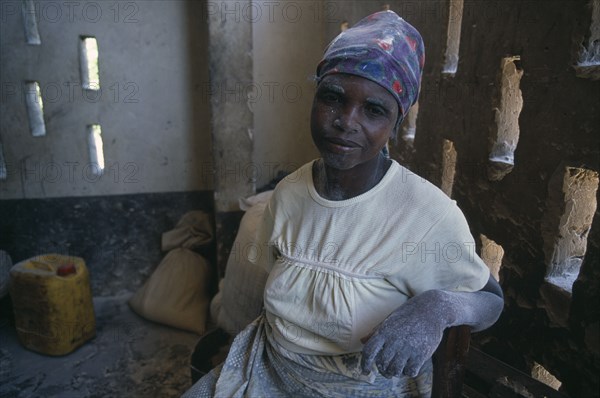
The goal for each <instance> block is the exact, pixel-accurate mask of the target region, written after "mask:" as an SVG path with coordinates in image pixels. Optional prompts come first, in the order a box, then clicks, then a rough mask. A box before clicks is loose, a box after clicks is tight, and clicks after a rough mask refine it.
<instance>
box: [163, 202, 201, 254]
mask: <svg viewBox="0 0 600 398" xmlns="http://www.w3.org/2000/svg"><path fill="white" fill-rule="evenodd" d="M212 239H213V227H212V222H211V219H210V216H209V215H208V214H206V213H205V212H203V211H200V210H196V211H190V212H188V213H185V214H184V215H183V216H182V217H181V219H179V221H178V222H177V225H176V226H175V228H173V229H172V230H170V231H167V232H164V233H163V234H162V244H161V247H162V250H163V251H165V252H166V251H169V250H171V249H175V248H177V247H183V248H184V249H198V248H200V247H202V246H204V245H206V244H208V243H210V242H211V241H212Z"/></svg>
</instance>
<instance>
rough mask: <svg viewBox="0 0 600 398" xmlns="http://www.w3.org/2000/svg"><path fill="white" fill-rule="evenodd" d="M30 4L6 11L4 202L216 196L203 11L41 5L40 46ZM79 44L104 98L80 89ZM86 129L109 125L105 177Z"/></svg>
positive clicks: (143, 5) (154, 4)
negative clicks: (28, 27)
mask: <svg viewBox="0 0 600 398" xmlns="http://www.w3.org/2000/svg"><path fill="white" fill-rule="evenodd" d="M24 3H25V2H22V1H16V0H15V1H10V0H8V1H2V3H1V4H0V6H1V16H0V17H1V20H2V24H1V28H0V29H1V32H0V37H1V38H0V40H1V45H0V52H1V54H0V57H1V60H2V61H1V62H2V64H1V66H2V67H1V69H0V84H1V91H2V92H1V95H2V101H1V105H0V111H1V114H0V141H1V142H2V150H3V156H4V162H5V165H6V179H4V180H0V198H2V199H16V198H50V197H64V196H92V195H114V194H126V193H148V192H173V191H193V190H206V189H211V188H212V183H213V181H212V178H213V177H212V174H211V172H210V169H211V167H212V164H211V162H212V159H211V139H210V132H209V95H208V89H207V87H208V62H207V48H208V46H207V41H208V31H207V15H206V9H205V8H204V4H202V3H201V2H183V1H175V2H167V1H135V2H133V1H132V2H104V1H87V0H86V1H79V2H54V1H34V2H33V4H34V9H35V11H34V13H35V18H36V21H37V26H38V30H39V35H40V38H41V45H29V44H27V43H26V36H25V26H24V16H23V12H22V7H23V4H24ZM82 35H84V36H94V37H96V39H97V42H98V48H99V70H100V87H101V89H100V91H89V90H84V89H82V87H81V74H80V62H79V50H78V48H79V43H78V42H79V40H80V36H82ZM26 81H37V82H39V85H40V89H41V94H42V98H43V105H44V121H45V125H46V135H45V136H41V137H33V136H32V134H31V132H30V126H29V123H28V117H27V111H26V107H25V101H24V96H25V95H24V91H23V83H24V82H26ZM90 124H100V125H101V127H102V137H103V141H104V156H105V164H106V166H105V167H106V168H105V172H104V174H103V175H101V176H99V175H96V174H94V173H93V170H92V168H91V167H90V155H89V148H88V142H87V136H86V126H87V125H90Z"/></svg>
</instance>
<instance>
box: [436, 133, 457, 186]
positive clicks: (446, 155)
mask: <svg viewBox="0 0 600 398" xmlns="http://www.w3.org/2000/svg"><path fill="white" fill-rule="evenodd" d="M456 157H457V153H456V148H454V143H453V142H452V141H450V140H444V144H443V146H442V183H441V184H440V189H441V190H442V191H443V192H444V193H445V194H446V195H448V197H450V198H451V197H452V187H453V186H454V176H455V174H456Z"/></svg>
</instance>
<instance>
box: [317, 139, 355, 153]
mask: <svg viewBox="0 0 600 398" xmlns="http://www.w3.org/2000/svg"><path fill="white" fill-rule="evenodd" d="M325 142H326V143H327V146H328V147H329V148H330V149H331V150H333V152H339V153H346V152H350V151H353V150H355V149H357V148H360V146H359V145H358V144H357V143H355V142H353V141H347V140H344V139H341V138H337V137H331V138H325Z"/></svg>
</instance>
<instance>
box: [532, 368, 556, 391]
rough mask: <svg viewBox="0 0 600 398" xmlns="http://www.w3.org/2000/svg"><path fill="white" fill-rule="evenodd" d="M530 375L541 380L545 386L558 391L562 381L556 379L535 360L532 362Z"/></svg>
mask: <svg viewBox="0 0 600 398" xmlns="http://www.w3.org/2000/svg"><path fill="white" fill-rule="evenodd" d="M531 377H533V378H534V379H536V380H538V381H541V382H542V383H544V384H546V385H547V386H549V387H551V388H553V389H555V390H556V391H558V389H559V388H560V386H561V385H562V382H561V381H560V380H558V379H557V378H556V377H555V376H554V375H553V374H552V373H550V372H548V371H547V370H546V368H544V367H543V366H542V365H540V364H539V363H537V362H533V367H532V368H531Z"/></svg>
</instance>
